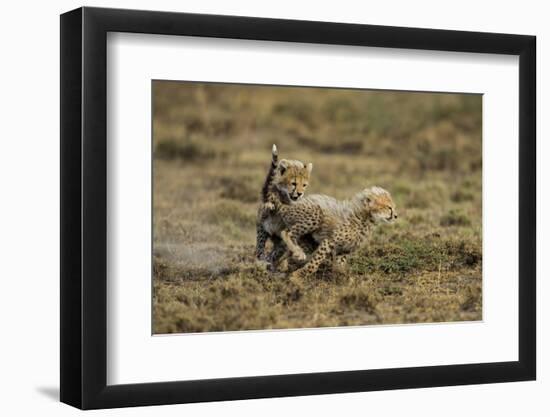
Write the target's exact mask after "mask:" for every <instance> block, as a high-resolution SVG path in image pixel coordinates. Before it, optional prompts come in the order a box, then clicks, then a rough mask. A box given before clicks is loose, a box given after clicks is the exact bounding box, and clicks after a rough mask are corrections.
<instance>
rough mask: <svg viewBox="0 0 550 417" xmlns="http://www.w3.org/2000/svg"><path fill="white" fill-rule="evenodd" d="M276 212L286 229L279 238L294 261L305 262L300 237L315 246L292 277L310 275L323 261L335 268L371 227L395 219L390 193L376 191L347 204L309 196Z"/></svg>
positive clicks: (351, 200) (369, 191)
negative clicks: (309, 238) (303, 237)
mask: <svg viewBox="0 0 550 417" xmlns="http://www.w3.org/2000/svg"><path fill="white" fill-rule="evenodd" d="M277 208H278V213H279V215H280V217H281V218H282V220H283V222H284V224H285V226H286V228H285V230H283V231H282V232H281V238H282V240H283V241H284V243H285V244H286V245H287V247H288V249H289V250H290V252H291V254H292V256H293V257H294V258H295V259H297V260H302V261H303V260H305V259H306V255H305V253H304V251H303V250H302V248H301V247H300V246H299V244H298V241H299V239H300V237H302V236H304V235H306V234H311V236H312V237H313V239H314V240H315V241H316V242H317V243H318V244H319V246H318V248H317V249H316V250H315V252H314V253H313V255H312V257H311V259H310V260H309V261H308V262H307V263H306V264H305V265H304V266H303V267H302V268H300V269H298V270H297V271H295V272H294V274H293V276H294V277H302V276H305V275H309V274H313V273H315V272H316V271H317V270H318V269H319V267H320V266H321V264H323V263H324V262H327V261H328V262H332V264H333V267H335V266H338V264H341V263H342V262H345V261H344V259H345V258H343V256H345V255H346V254H349V253H352V252H354V251H356V250H357V249H358V248H359V247H360V246H361V245H362V244H363V243H364V242H365V240H366V238H367V237H368V235H369V233H370V232H371V229H372V227H373V226H374V225H375V224H378V223H390V222H393V221H394V220H395V219H397V214H396V211H395V204H394V202H393V200H392V197H391V195H390V193H389V192H388V191H386V190H384V189H383V188H380V187H371V188H367V189H365V190H363V191H361V192H359V193H357V194H356V195H355V196H353V197H352V198H351V199H350V200H345V201H339V200H336V199H334V198H332V197H329V196H326V195H311V196H308V197H305V198H303V199H302V200H300V201H298V202H296V203H294V204H292V205H282V204H279V205H278V207H277ZM335 264H336V265H335ZM340 267H341V265H340Z"/></svg>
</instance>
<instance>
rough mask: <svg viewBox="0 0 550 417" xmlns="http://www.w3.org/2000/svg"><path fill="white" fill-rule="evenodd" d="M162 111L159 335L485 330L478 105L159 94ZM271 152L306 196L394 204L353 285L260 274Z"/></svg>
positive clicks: (244, 92)
mask: <svg viewBox="0 0 550 417" xmlns="http://www.w3.org/2000/svg"><path fill="white" fill-rule="evenodd" d="M153 105H154V107H153V109H154V118H153V146H154V165H153V169H154V190H153V204H154V215H153V223H154V231H153V232H154V233H153V234H154V237H153V239H154V244H153V247H154V253H153V270H154V276H153V287H154V296H153V328H154V333H182V332H207V331H231V330H245V329H274V328H300V327H323V326H345V325H366V324H389V323H419V322H442V321H464V320H480V319H481V312H482V308H481V305H482V227H481V209H482V207H481V169H482V164H481V120H482V115H481V96H476V95H459V94H426V93H408V92H382V91H361V90H339V89H307V88H282V87H258V86H236V85H215V84H195V83H175V82H161V81H156V82H155V83H154V85H153ZM273 143H276V144H277V146H278V147H279V153H280V157H282V158H285V157H286V158H291V159H301V160H303V161H305V162H309V161H311V162H313V163H314V169H313V173H312V179H311V183H310V187H309V189H308V193H310V194H314V193H323V194H329V195H332V196H334V197H337V198H346V197H350V196H351V195H353V194H354V193H355V192H357V191H360V190H361V189H363V188H365V187H366V186H371V185H379V186H382V187H384V188H386V189H388V190H389V191H390V192H391V193H392V195H393V197H394V201H395V202H396V204H397V210H398V213H399V220H398V221H397V222H396V223H395V224H393V225H387V226H381V227H379V228H377V229H375V231H374V233H373V235H372V238H371V239H370V241H369V243H368V244H367V245H366V246H365V247H364V248H363V249H361V250H360V251H358V252H357V253H355V254H354V255H353V256H352V257H351V259H350V262H349V271H348V273H347V274H340V275H338V274H333V273H327V272H325V273H323V272H320V273H319V274H317V275H316V276H313V277H310V278H308V279H307V280H306V282H305V284H304V286H303V287H302V288H297V287H296V286H294V285H293V284H292V283H291V282H290V281H289V280H288V277H287V276H286V275H285V274H282V273H277V274H274V273H269V272H266V271H265V270H263V269H262V268H260V267H259V266H257V265H256V263H255V262H254V256H253V255H254V246H255V218H256V209H257V205H258V201H259V192H260V188H261V185H262V183H263V179H264V177H265V173H266V171H267V168H268V166H269V161H270V149H271V144H273Z"/></svg>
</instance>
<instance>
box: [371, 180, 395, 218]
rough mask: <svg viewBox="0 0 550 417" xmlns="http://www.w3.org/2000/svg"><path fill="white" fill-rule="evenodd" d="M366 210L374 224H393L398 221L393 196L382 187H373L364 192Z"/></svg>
mask: <svg viewBox="0 0 550 417" xmlns="http://www.w3.org/2000/svg"><path fill="white" fill-rule="evenodd" d="M363 195H364V199H363V201H364V204H365V208H366V209H367V210H368V211H369V213H370V217H371V218H372V220H373V222H374V223H391V222H393V221H395V220H396V219H397V212H396V210H395V203H394V202H393V199H392V197H391V194H390V193H389V192H388V191H386V190H384V189H383V188H381V187H371V188H367V189H365V190H364V191H363Z"/></svg>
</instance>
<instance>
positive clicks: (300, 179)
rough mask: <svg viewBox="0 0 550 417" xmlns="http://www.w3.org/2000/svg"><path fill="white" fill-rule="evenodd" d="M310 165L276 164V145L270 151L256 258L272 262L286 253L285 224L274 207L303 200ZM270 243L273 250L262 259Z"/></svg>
mask: <svg viewBox="0 0 550 417" xmlns="http://www.w3.org/2000/svg"><path fill="white" fill-rule="evenodd" d="M312 169H313V164H311V163H309V164H307V165H304V163H303V162H301V161H296V160H291V159H281V160H280V161H278V152H277V146H275V145H273V148H272V149H271V166H270V169H269V171H268V173H267V176H266V179H265V182H264V185H263V187H262V193H261V198H262V200H261V203H260V207H259V208H258V214H257V220H256V259H258V260H264V261H268V262H269V263H271V264H273V263H275V262H276V261H277V260H278V259H279V258H280V257H281V256H282V255H283V254H284V253H285V252H286V246H285V245H284V243H283V242H282V241H281V237H280V233H281V231H282V230H283V228H284V223H283V221H282V219H281V217H280V216H279V215H278V213H277V207H282V206H289V205H292V204H294V202H295V201H298V200H299V199H301V198H302V196H303V195H304V193H305V190H306V188H307V186H308V184H309V178H310V175H311V171H312ZM268 240H271V241H272V242H273V250H272V251H271V253H270V254H269V256H268V257H266V256H265V245H266V243H267V241H268Z"/></svg>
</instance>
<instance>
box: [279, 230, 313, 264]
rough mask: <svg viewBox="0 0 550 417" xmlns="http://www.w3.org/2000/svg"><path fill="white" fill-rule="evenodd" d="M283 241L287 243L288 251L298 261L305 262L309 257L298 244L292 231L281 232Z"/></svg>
mask: <svg viewBox="0 0 550 417" xmlns="http://www.w3.org/2000/svg"><path fill="white" fill-rule="evenodd" d="M281 239H283V241H284V242H285V244H286V246H287V248H288V250H290V252H291V253H292V257H293V258H294V259H296V260H298V261H305V260H306V258H307V256H306V254H305V252H304V250H303V249H302V248H301V247H300V245H299V244H298V242H297V240H296V237H295V235H294V233H292V230H283V231H282V232H281Z"/></svg>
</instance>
